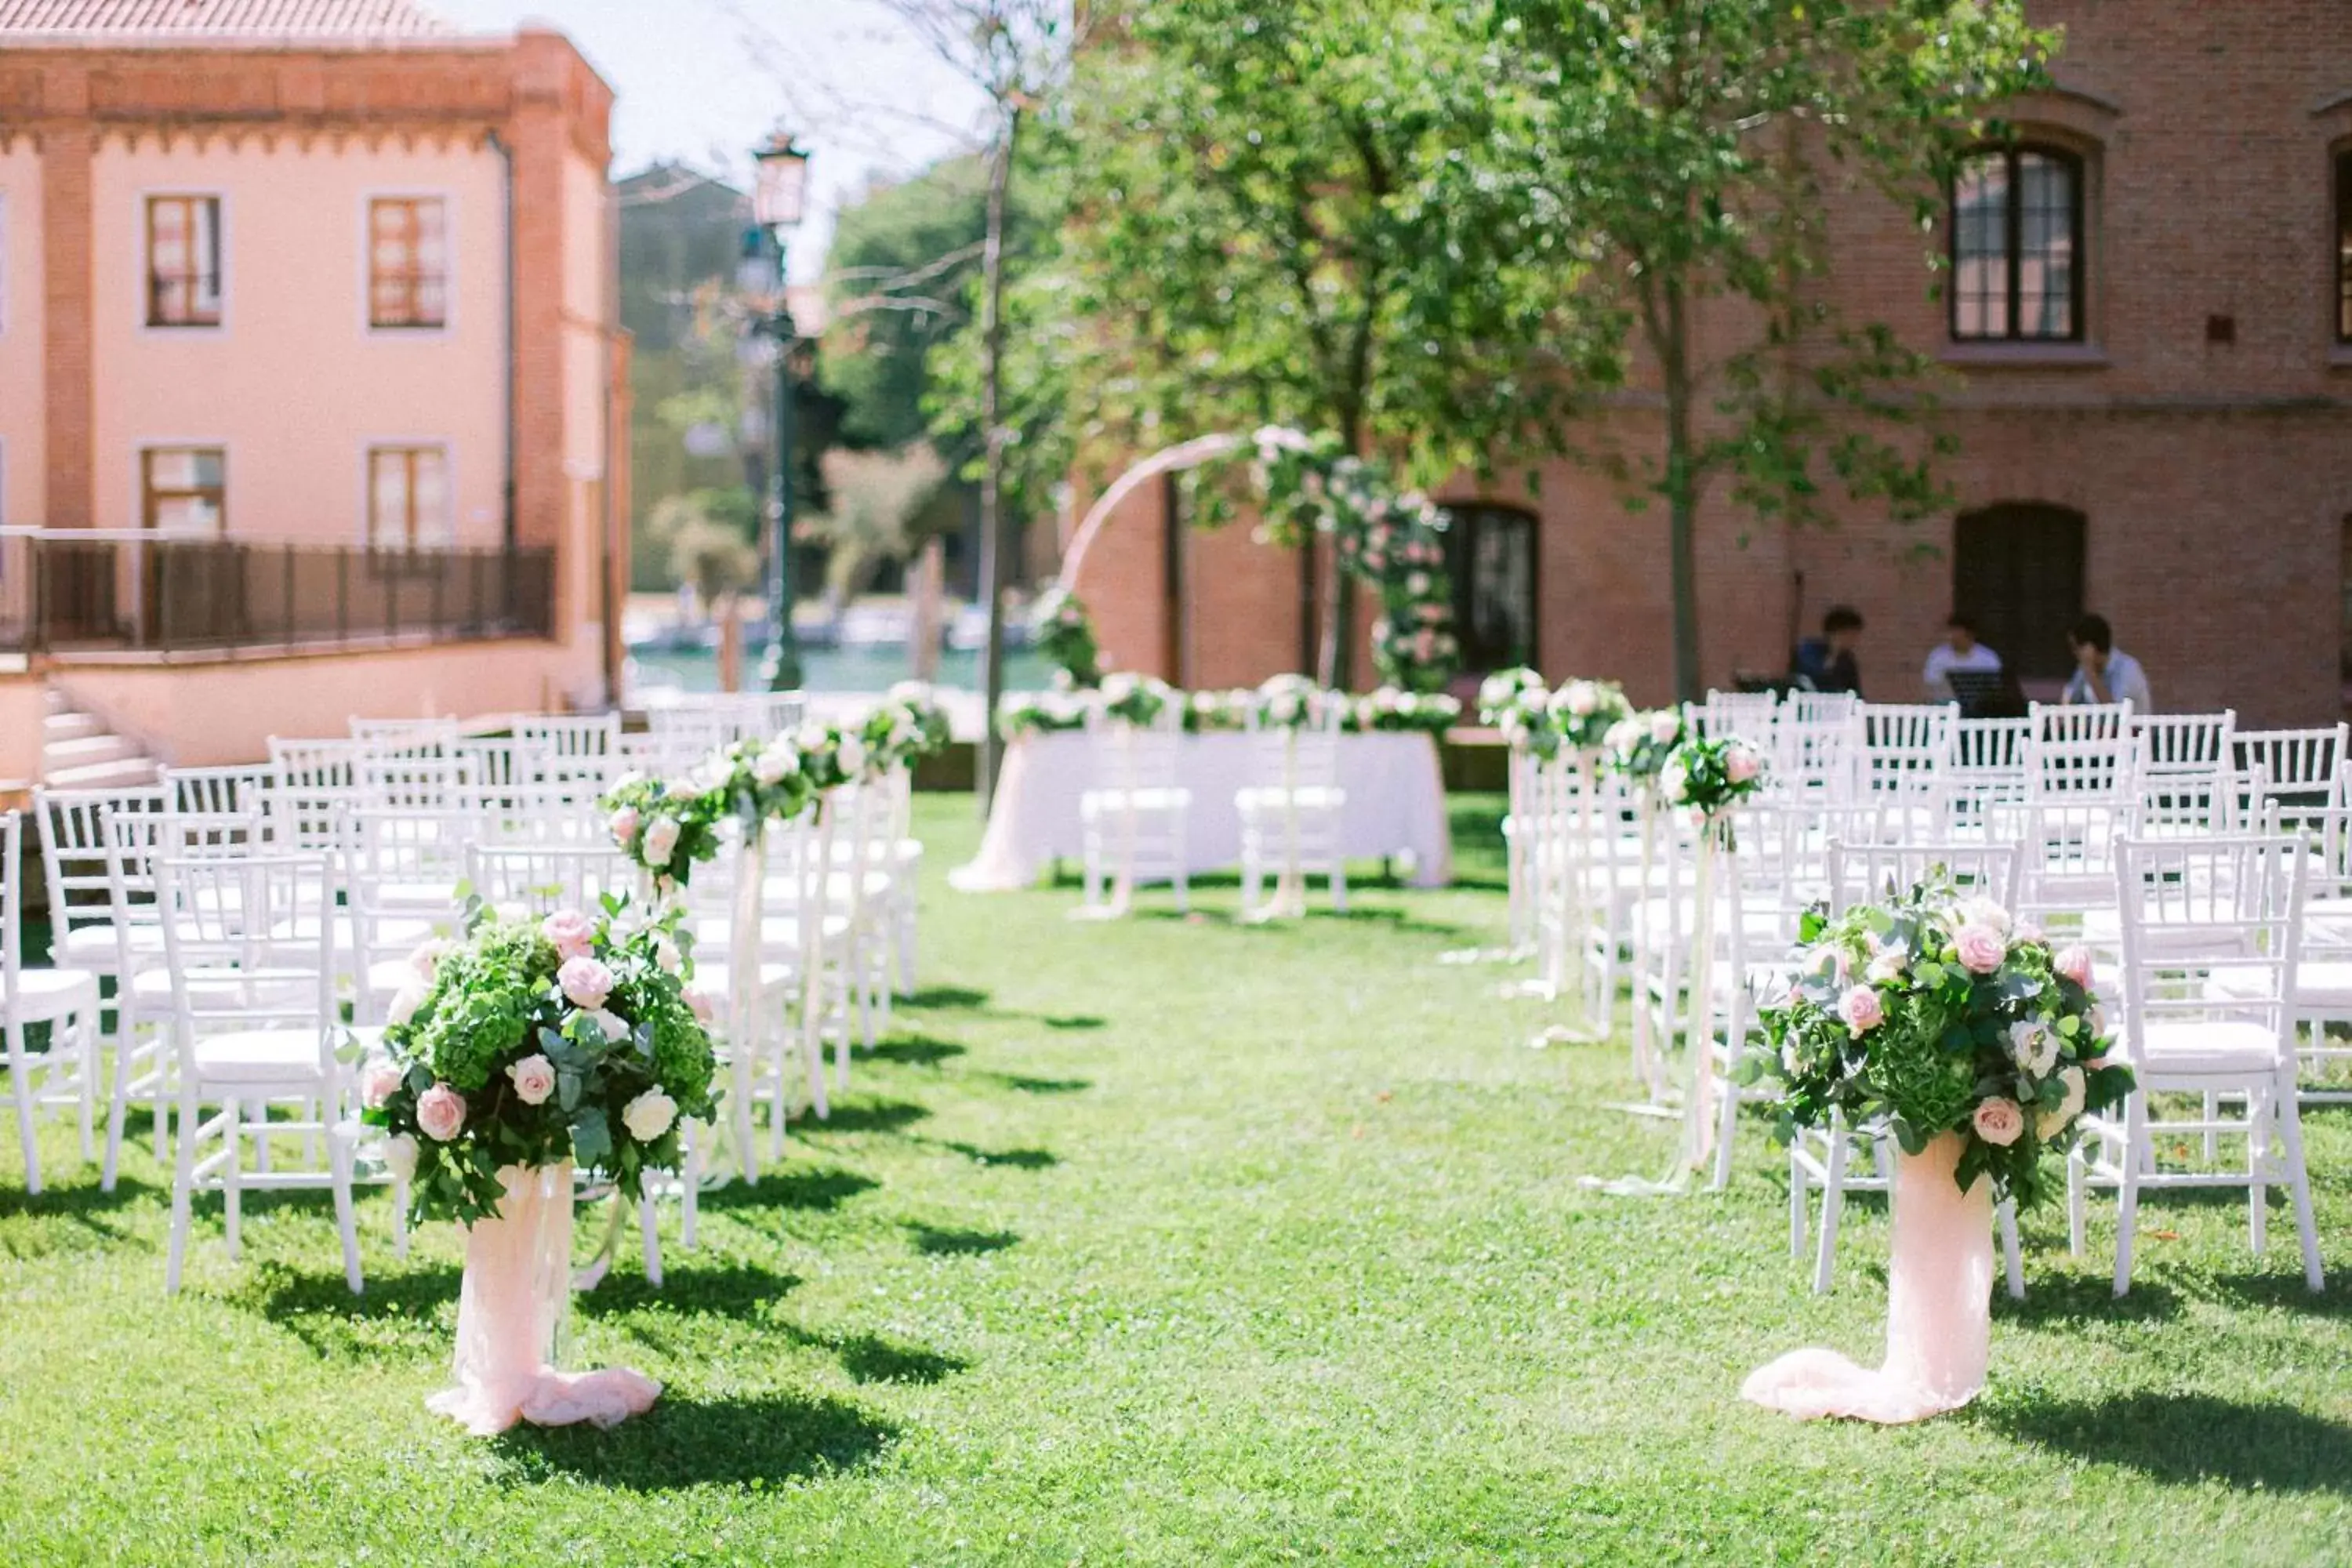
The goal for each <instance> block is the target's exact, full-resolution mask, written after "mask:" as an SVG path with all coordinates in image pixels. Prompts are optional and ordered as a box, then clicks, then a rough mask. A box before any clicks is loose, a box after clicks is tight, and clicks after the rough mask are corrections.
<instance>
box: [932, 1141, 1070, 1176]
mask: <svg viewBox="0 0 2352 1568" xmlns="http://www.w3.org/2000/svg"><path fill="white" fill-rule="evenodd" d="M940 1148H942V1149H952V1150H954V1151H955V1152H957V1153H959V1154H961V1155H962V1156H963V1157H964V1158H965V1159H967V1160H971V1161H973V1162H975V1163H979V1164H982V1165H1010V1166H1012V1167H1013V1169H1014V1170H1016V1171H1049V1170H1052V1169H1053V1168H1054V1167H1055V1166H1056V1165H1058V1164H1060V1163H1062V1157H1061V1156H1060V1155H1059V1154H1056V1153H1055V1152H1053V1151H1052V1150H1051V1149H983V1148H982V1147H980V1146H979V1145H978V1144H976V1143H958V1142H952V1141H950V1140H946V1139H942V1140H941V1141H940Z"/></svg>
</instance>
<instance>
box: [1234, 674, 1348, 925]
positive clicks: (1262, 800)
mask: <svg viewBox="0 0 2352 1568" xmlns="http://www.w3.org/2000/svg"><path fill="white" fill-rule="evenodd" d="M1342 708H1343V703H1341V702H1335V701H1326V700H1322V699H1321V698H1320V697H1316V698H1310V699H1309V700H1308V717H1307V721H1306V722H1304V723H1302V724H1300V725H1299V726H1298V727H1297V729H1296V730H1290V731H1285V730H1282V729H1279V728H1276V727H1271V726H1265V725H1260V724H1259V723H1258V721H1257V719H1256V717H1255V712H1254V713H1253V717H1252V720H1251V723H1252V725H1253V728H1254V731H1255V735H1256V739H1257V747H1256V751H1257V771H1258V774H1259V780H1260V782H1258V783H1256V784H1248V785H1245V786H1244V787H1243V788H1241V789H1239V790H1236V791H1235V792H1234V810H1235V811H1236V812H1237V813H1238V814H1239V815H1240V816H1241V824H1242V918H1243V919H1244V920H1248V919H1251V918H1253V917H1255V916H1257V915H1258V914H1259V913H1260V912H1261V910H1262V909H1263V908H1265V903H1264V899H1263V894H1264V890H1265V878H1266V876H1267V874H1268V873H1269V872H1271V873H1273V874H1274V877H1275V880H1276V887H1277V888H1279V887H1281V886H1282V885H1283V883H1284V882H1285V881H1286V878H1287V875H1288V872H1289V871H1290V869H1291V868H1296V870H1297V877H1298V879H1299V883H1300V886H1299V888H1298V889H1297V891H1298V892H1299V894H1300V896H1301V897H1302V898H1303V897H1304V893H1305V883H1306V880H1307V878H1309V877H1315V876H1320V877H1322V878H1323V879H1324V880H1325V882H1326V884H1327V885H1328V887H1329V889H1330V890H1331V907H1332V908H1333V909H1334V910H1339V911H1342V912H1345V910H1347V908H1348V867H1347V861H1346V851H1345V848H1344V847H1343V845H1342V842H1341V834H1340V824H1341V821H1342V819H1343V817H1344V816H1345V814H1346V811H1347V806H1348V792H1347V791H1346V790H1344V789H1342V788H1341V787H1340V785H1339V721H1340V718H1341V712H1342Z"/></svg>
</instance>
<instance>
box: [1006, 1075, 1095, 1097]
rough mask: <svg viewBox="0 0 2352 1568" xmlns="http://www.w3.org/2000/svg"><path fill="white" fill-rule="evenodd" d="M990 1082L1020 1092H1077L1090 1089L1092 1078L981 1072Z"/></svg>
mask: <svg viewBox="0 0 2352 1568" xmlns="http://www.w3.org/2000/svg"><path fill="white" fill-rule="evenodd" d="M982 1076H984V1077H985V1078H987V1079H988V1080H989V1081H990V1082H992V1083H999V1084H1002V1085H1003V1086H1004V1087H1005V1088H1006V1089H1013V1090H1016V1091H1017V1092H1019V1093H1022V1094H1078V1093H1081V1092H1083V1091H1085V1090H1087V1089H1092V1088H1093V1087H1094V1086H1095V1085H1094V1079H1087V1078H1031V1077H1030V1076H1029V1075H1028V1074H1026V1073H1017V1072H992V1073H987V1074H983V1075H982Z"/></svg>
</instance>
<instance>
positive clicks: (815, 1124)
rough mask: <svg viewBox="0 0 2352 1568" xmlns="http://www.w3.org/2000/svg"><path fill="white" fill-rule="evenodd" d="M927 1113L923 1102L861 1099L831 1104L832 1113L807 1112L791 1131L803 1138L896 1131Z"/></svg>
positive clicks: (924, 1116)
mask: <svg viewBox="0 0 2352 1568" xmlns="http://www.w3.org/2000/svg"><path fill="white" fill-rule="evenodd" d="M930 1114H931V1112H930V1110H929V1107H927V1106H921V1105H917V1104H915V1103H914V1102H913V1101H912V1100H857V1101H855V1102H854V1103H851V1104H847V1105H842V1104H836V1105H835V1106H834V1107H833V1114H832V1115H830V1116H825V1117H817V1116H814V1115H812V1116H809V1117H807V1118H805V1119H803V1120H801V1121H794V1122H793V1132H794V1133H795V1134H797V1135H799V1136H801V1137H803V1138H807V1137H814V1136H815V1135H817V1134H819V1133H824V1132H898V1131H903V1130H905V1129H906V1128H908V1127H912V1126H913V1125H914V1124H915V1123H916V1122H918V1121H923V1120H925V1119H926V1118H928V1117H929V1115H930Z"/></svg>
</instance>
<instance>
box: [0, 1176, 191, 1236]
mask: <svg viewBox="0 0 2352 1568" xmlns="http://www.w3.org/2000/svg"><path fill="white" fill-rule="evenodd" d="M165 1195H166V1194H164V1192H163V1189H162V1188H161V1187H152V1186H150V1185H148V1184H146V1183H144V1182H142V1181H137V1180H134V1179H132V1178H131V1177H129V1176H123V1177H121V1178H119V1179H118V1180H117V1181H116V1182H115V1184H114V1190H113V1191H112V1192H107V1191H105V1190H103V1189H102V1188H100V1186H99V1184H98V1173H97V1172H96V1171H95V1170H92V1171H91V1173H90V1179H89V1181H88V1182H85V1183H78V1184H75V1185H73V1186H70V1187H60V1186H58V1185H56V1184H54V1183H52V1184H50V1186H49V1187H48V1188H47V1191H44V1192H38V1193H28V1192H26V1190H25V1189H24V1188H22V1187H0V1225H5V1224H6V1223H7V1222H8V1221H10V1220H13V1219H26V1220H47V1219H63V1220H71V1221H72V1222H73V1223H74V1224H76V1225H78V1226H81V1227H82V1228H83V1229H85V1230H90V1231H95V1232H96V1233H97V1234H98V1235H100V1236H102V1237H106V1238H107V1239H108V1240H109V1241H123V1240H127V1239H128V1238H129V1237H130V1234H131V1233H130V1232H128V1231H126V1230H124V1229H122V1228H121V1226H115V1225H110V1224H108V1223H107V1221H106V1219H105V1217H104V1216H105V1215H106V1214H107V1213H108V1212H109V1211H110V1210H113V1209H120V1208H123V1207H126V1206H127V1205H131V1204H135V1203H141V1202H143V1201H145V1200H147V1199H151V1198H152V1199H157V1200H160V1199H162V1198H163V1197H164V1196H165Z"/></svg>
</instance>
